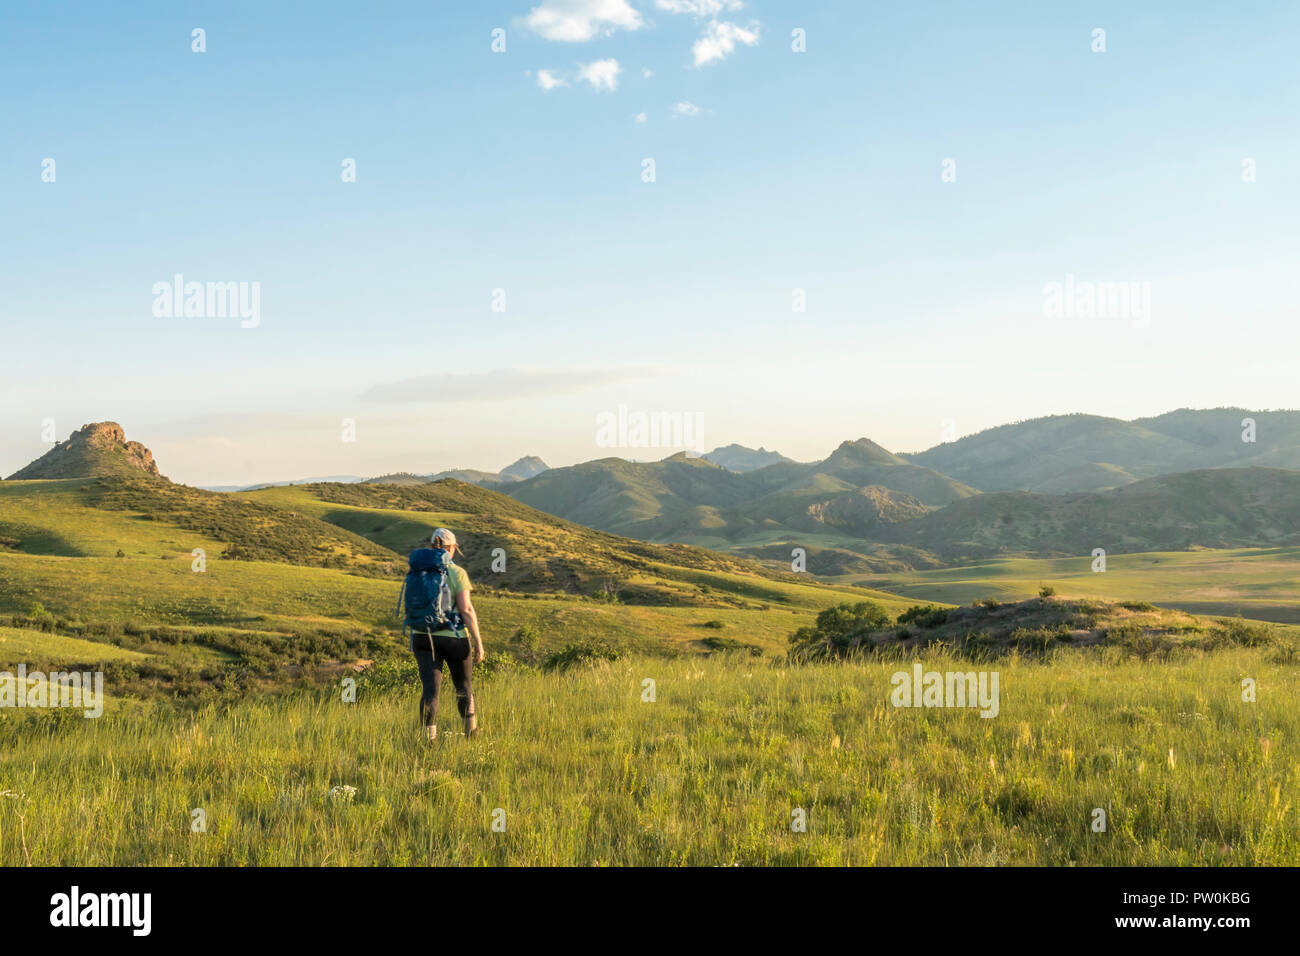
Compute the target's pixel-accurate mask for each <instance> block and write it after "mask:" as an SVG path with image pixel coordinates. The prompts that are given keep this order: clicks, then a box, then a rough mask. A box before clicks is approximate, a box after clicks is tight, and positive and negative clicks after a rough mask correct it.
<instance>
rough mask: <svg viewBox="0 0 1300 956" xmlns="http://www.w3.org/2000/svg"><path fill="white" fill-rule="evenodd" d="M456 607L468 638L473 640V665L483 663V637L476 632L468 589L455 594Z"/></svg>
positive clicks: (472, 605) (476, 627)
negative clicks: (463, 622)
mask: <svg viewBox="0 0 1300 956" xmlns="http://www.w3.org/2000/svg"><path fill="white" fill-rule="evenodd" d="M456 606H457V607H458V608H460V616H461V617H462V618H463V619H464V621H465V626H466V628H468V630H469V633H470V636H471V637H473V638H474V663H475V664H481V663H482V662H483V656H484V652H483V637H482V635H480V634H479V630H478V615H477V614H475V613H474V602H473V601H472V600H470V596H469V589H468V588H466V589H465V590H463V591H460V592H458V593H457V594H456Z"/></svg>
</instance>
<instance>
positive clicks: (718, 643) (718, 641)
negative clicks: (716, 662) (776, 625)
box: [700, 634, 763, 657]
mask: <svg viewBox="0 0 1300 956" xmlns="http://www.w3.org/2000/svg"><path fill="white" fill-rule="evenodd" d="M700 643H701V644H703V645H704V646H705V647H707V648H708V649H709V650H711V651H744V652H746V653H747V654H749V656H750V657H762V656H763V649H762V648H761V647H759V646H758V645H756V644H749V643H746V642H745V641H738V640H736V639H735V638H734V637H717V636H714V635H712V634H710V635H709V636H708V637H706V638H704V640H702V641H701V642H700Z"/></svg>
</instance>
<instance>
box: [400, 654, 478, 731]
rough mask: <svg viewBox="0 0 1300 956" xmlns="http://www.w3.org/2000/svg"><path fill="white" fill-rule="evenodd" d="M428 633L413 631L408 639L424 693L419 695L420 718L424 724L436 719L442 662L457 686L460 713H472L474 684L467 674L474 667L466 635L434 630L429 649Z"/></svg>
mask: <svg viewBox="0 0 1300 956" xmlns="http://www.w3.org/2000/svg"><path fill="white" fill-rule="evenodd" d="M429 643H430V642H429V635H428V634H422V633H420V632H416V633H415V635H414V636H413V637H412V639H411V644H412V649H413V650H414V651H415V663H416V664H417V665H419V668H420V683H421V684H423V685H424V693H423V694H422V695H421V697H420V719H421V720H423V721H424V726H426V727H432V726H433V725H434V724H436V723H437V722H438V694H439V692H440V691H441V690H442V662H443V661H446V662H447V666H448V667H449V668H450V669H451V682H452V684H454V685H455V686H456V709H457V710H459V711H460V716H461V717H462V718H465V719H467V720H468V719H469V718H470V717H473V716H474V687H473V684H472V683H471V680H470V677H471V674H472V673H473V671H474V657H473V655H471V654H470V652H469V646H470V645H469V638H468V637H452V636H451V635H450V634H434V635H433V650H432V651H431V650H430V649H429Z"/></svg>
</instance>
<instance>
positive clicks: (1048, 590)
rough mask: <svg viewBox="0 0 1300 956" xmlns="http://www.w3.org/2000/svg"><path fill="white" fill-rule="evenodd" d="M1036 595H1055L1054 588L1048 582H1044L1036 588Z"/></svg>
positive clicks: (1041, 596)
mask: <svg viewBox="0 0 1300 956" xmlns="http://www.w3.org/2000/svg"><path fill="white" fill-rule="evenodd" d="M1038 596H1039V597H1040V598H1050V597H1056V588H1054V587H1052V586H1051V585H1050V584H1044V585H1043V586H1042V587H1040V588H1039V589H1038Z"/></svg>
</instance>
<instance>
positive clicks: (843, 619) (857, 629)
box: [789, 601, 892, 661]
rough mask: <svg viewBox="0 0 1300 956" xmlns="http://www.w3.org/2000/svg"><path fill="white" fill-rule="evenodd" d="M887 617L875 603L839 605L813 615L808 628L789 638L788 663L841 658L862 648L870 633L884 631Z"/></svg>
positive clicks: (885, 612) (867, 642) (886, 613)
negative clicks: (814, 621) (789, 660)
mask: <svg viewBox="0 0 1300 956" xmlns="http://www.w3.org/2000/svg"><path fill="white" fill-rule="evenodd" d="M891 623H892V622H891V620H890V617H889V613H888V612H887V611H886V610H885V609H884V607H882V606H881V605H879V604H877V603H876V602H875V601H859V602H858V603H857V604H840V605H837V606H836V607H830V608H827V609H826V610H824V611H822V612H821V613H820V614H818V615H817V622H816V623H815V624H814V625H813V626H812V627H801V628H799V630H797V631H795V632H794V633H793V634H791V635H790V651H789V657H790V659H791V660H792V661H805V660H821V659H824V658H828V657H841V656H843V655H844V654H847V653H849V652H851V651H856V650H858V649H860V648H862V647H863V646H864V644H865V645H868V646H869V647H874V645H871V643H870V641H869V640H868V639H869V637H870V636H871V634H872V633H874V632H876V631H883V630H885V629H887V628H888V627H889V626H890V624H891Z"/></svg>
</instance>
